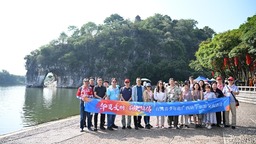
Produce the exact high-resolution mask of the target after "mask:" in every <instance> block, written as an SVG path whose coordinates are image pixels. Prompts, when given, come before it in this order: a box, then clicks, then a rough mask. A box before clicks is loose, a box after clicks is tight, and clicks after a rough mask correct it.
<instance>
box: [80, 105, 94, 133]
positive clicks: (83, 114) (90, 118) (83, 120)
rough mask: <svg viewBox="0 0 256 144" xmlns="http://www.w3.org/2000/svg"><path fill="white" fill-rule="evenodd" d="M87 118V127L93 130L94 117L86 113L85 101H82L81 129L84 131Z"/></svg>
mask: <svg viewBox="0 0 256 144" xmlns="http://www.w3.org/2000/svg"><path fill="white" fill-rule="evenodd" d="M86 117H87V124H88V125H87V127H88V128H91V126H92V115H91V113H89V112H87V111H84V101H82V100H81V101H80V128H81V129H84V126H85V125H86Z"/></svg>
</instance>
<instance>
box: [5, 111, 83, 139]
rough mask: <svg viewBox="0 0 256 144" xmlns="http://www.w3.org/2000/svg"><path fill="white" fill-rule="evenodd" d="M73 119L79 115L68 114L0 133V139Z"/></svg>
mask: <svg viewBox="0 0 256 144" xmlns="http://www.w3.org/2000/svg"><path fill="white" fill-rule="evenodd" d="M74 119H79V115H75V116H70V117H66V118H63V119H58V120H53V121H49V122H45V123H41V124H38V125H34V126H29V127H24V128H22V129H21V130H17V131H13V132H9V133H6V134H1V135H0V139H1V138H4V137H8V136H12V135H16V134H20V133H24V132H27V131H30V130H35V129H38V128H42V127H46V126H49V125H52V124H56V123H61V122H65V121H69V120H74Z"/></svg>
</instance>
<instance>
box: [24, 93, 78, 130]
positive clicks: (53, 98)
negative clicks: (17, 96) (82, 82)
mask: <svg viewBox="0 0 256 144" xmlns="http://www.w3.org/2000/svg"><path fill="white" fill-rule="evenodd" d="M75 94H76V90H75V89H57V88H44V89H40V88H26V91H25V102H24V105H23V116H22V120H23V125H24V126H31V125H36V124H40V123H44V122H48V121H51V120H57V119H61V118H65V117H68V116H72V115H76V114H78V113H79V110H78V105H79V101H78V100H77V99H76V98H75Z"/></svg>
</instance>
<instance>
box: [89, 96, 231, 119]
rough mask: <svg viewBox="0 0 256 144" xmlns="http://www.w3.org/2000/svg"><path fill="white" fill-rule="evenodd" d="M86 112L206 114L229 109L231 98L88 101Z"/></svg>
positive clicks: (167, 114)
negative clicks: (186, 100) (167, 100)
mask: <svg viewBox="0 0 256 144" xmlns="http://www.w3.org/2000/svg"><path fill="white" fill-rule="evenodd" d="M86 101H87V102H85V111H88V112H93V113H105V114H117V115H142V116H175V115H189V114H204V113H210V112H219V111H226V110H228V109H229V101H230V100H229V97H224V98H216V99H211V100H201V101H189V102H126V101H112V100H99V99H87V100H86Z"/></svg>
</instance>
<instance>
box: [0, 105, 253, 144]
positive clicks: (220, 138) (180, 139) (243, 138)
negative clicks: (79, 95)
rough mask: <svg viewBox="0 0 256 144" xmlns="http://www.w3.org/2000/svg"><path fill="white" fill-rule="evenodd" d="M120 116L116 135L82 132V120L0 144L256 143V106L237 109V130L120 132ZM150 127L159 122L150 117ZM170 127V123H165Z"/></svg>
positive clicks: (45, 126) (51, 124) (5, 137)
mask: <svg viewBox="0 0 256 144" xmlns="http://www.w3.org/2000/svg"><path fill="white" fill-rule="evenodd" d="M120 118H121V117H120V116H117V119H116V125H118V126H119V129H118V130H115V131H108V130H105V131H101V130H99V131H98V132H89V131H85V132H82V133H81V132H80V129H79V116H74V117H71V118H67V119H64V120H59V121H54V122H49V123H46V124H41V125H38V126H34V127H31V128H27V129H25V130H22V131H19V132H15V133H11V134H7V135H2V136H0V143H6V144H12V143H13V144H23V143H24V144H36V143H46V144H51V143H61V144H62V143H63V144H77V143H79V144H82V143H86V144H119V143H124V144H133V143H134V144H139V143H142V144H144V143H145V144H165V143H167V144H169V143H179V144H183V143H185V144H186V143H189V144H192V143H200V144H202V143H216V144H229V143H256V105H253V104H246V103H241V104H240V106H239V108H238V109H237V129H235V130H233V129H231V128H217V127H213V129H211V130H208V129H206V128H200V129H195V128H194V127H193V125H191V128H186V129H181V130H176V129H168V128H163V129H162V128H153V129H150V130H148V129H139V130H135V129H131V130H128V129H125V130H123V129H121V121H120ZM151 124H152V125H155V124H156V118H155V117H151ZM165 126H166V127H167V123H166V122H165Z"/></svg>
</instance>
